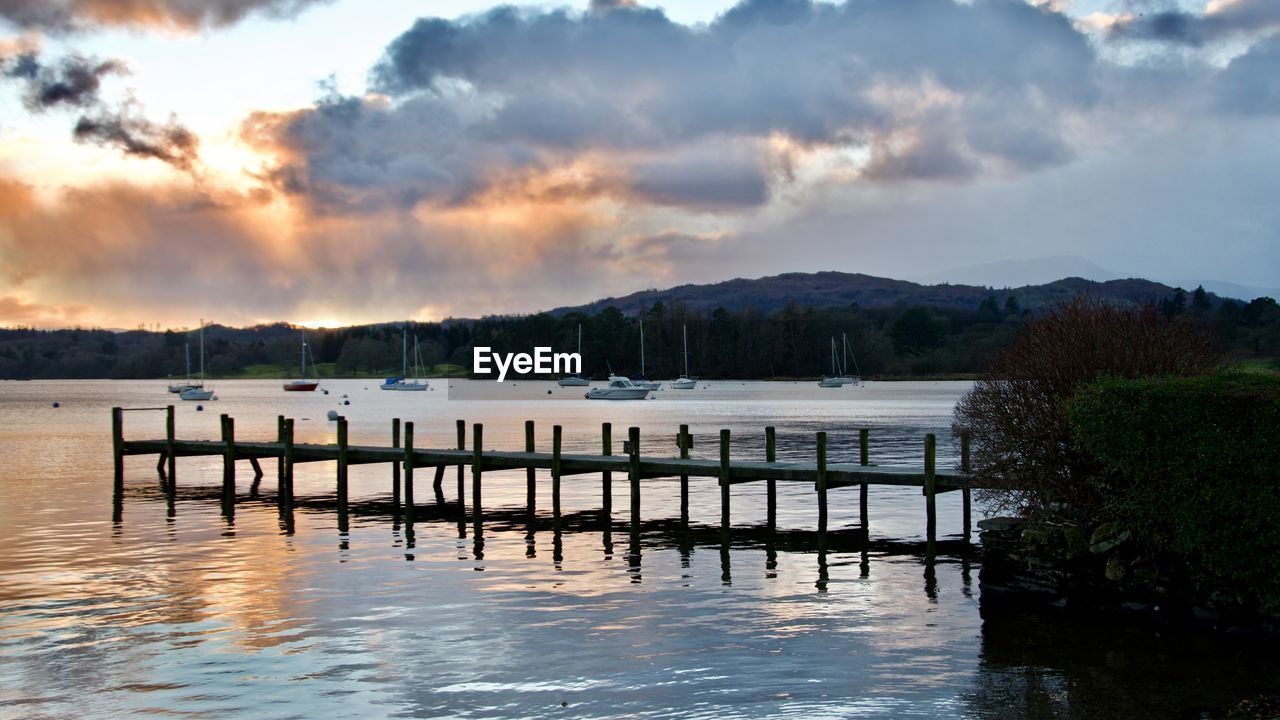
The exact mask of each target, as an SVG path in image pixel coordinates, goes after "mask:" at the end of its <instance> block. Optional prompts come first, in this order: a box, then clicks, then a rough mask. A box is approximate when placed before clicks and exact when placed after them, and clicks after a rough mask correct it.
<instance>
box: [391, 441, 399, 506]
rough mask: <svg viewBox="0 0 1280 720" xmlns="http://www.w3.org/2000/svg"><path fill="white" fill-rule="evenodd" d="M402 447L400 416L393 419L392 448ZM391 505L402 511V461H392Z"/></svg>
mask: <svg viewBox="0 0 1280 720" xmlns="http://www.w3.org/2000/svg"><path fill="white" fill-rule="evenodd" d="M398 447H400V418H392V419H391V448H392V449H395V448H398ZM391 506H392V512H393V513H395V514H397V515H398V514H399V513H400V463H398V462H393V463H391Z"/></svg>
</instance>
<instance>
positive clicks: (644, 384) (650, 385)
mask: <svg viewBox="0 0 1280 720" xmlns="http://www.w3.org/2000/svg"><path fill="white" fill-rule="evenodd" d="M622 379H623V380H626V378H622ZM609 381H610V383H612V382H613V376H610V378H609ZM628 382H630V383H631V384H632V385H634V386H636V387H640V388H644V389H646V390H661V389H662V383H661V382H658V381H657V380H645V379H644V313H643V312H642V313H641V314H640V377H639V378H638V379H636V380H628Z"/></svg>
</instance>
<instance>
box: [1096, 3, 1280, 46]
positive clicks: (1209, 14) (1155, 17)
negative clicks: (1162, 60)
mask: <svg viewBox="0 0 1280 720" xmlns="http://www.w3.org/2000/svg"><path fill="white" fill-rule="evenodd" d="M1148 5H1149V4H1148ZM1139 8H1140V9H1142V10H1143V11H1142V12H1129V13H1125V14H1122V15H1120V16H1117V17H1114V18H1112V19H1111V21H1110V22H1109V23H1107V36H1108V38H1109V39H1111V40H1121V41H1124V40H1145V41H1155V42H1165V43H1172V44H1179V45H1189V46H1193V47H1194V46H1201V45H1205V44H1207V43H1210V42H1214V41H1218V40H1222V39H1225V38H1229V37H1232V36H1240V35H1264V34H1266V33H1269V32H1272V31H1275V30H1278V29H1280V3H1277V2H1275V0H1211V2H1209V4H1208V5H1207V6H1206V8H1205V11H1204V12H1203V13H1192V12H1187V11H1186V10H1182V9H1180V8H1163V9H1160V8H1150V7H1147V6H1146V5H1139Z"/></svg>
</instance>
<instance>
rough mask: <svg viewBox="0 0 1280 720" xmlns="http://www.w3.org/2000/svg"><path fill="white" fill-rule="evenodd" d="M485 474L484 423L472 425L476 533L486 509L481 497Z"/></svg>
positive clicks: (472, 500) (472, 474) (472, 482)
mask: <svg viewBox="0 0 1280 720" xmlns="http://www.w3.org/2000/svg"><path fill="white" fill-rule="evenodd" d="M483 475H484V423H474V424H473V425H472V426H471V504H472V508H471V512H472V518H471V521H472V524H473V525H475V532H476V535H479V534H480V531H481V526H482V525H483V523H484V518H483V514H484V510H483V507H484V506H483V504H482V502H481V498H480V478H481V476H483Z"/></svg>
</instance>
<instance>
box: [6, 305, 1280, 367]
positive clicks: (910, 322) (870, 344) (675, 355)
mask: <svg viewBox="0 0 1280 720" xmlns="http://www.w3.org/2000/svg"><path fill="white" fill-rule="evenodd" d="M1160 310H1161V312H1163V313H1165V314H1166V315H1170V316H1185V317H1186V318H1187V319H1188V320H1190V321H1193V322H1198V323H1204V324H1206V325H1207V326H1209V327H1211V328H1212V329H1213V330H1214V332H1215V335H1216V336H1217V337H1218V338H1219V339H1220V342H1221V344H1222V348H1223V350H1224V351H1225V352H1226V353H1227V354H1228V356H1230V357H1232V358H1235V359H1239V360H1250V361H1254V362H1260V363H1264V364H1266V363H1270V364H1275V363H1277V361H1278V360H1280V307H1278V306H1277V304H1276V302H1275V301H1274V300H1272V299H1270V298H1260V299H1257V300H1254V301H1252V302H1249V303H1241V302H1237V301H1232V300H1225V301H1222V302H1220V303H1218V304H1217V305H1216V306H1215V305H1214V304H1213V302H1212V301H1211V297H1210V296H1207V295H1206V294H1205V293H1204V292H1203V291H1202V290H1199V289H1197V290H1196V291H1195V292H1192V293H1186V292H1184V291H1181V290H1179V291H1176V292H1175V293H1174V294H1173V295H1172V296H1170V297H1168V298H1166V299H1165V300H1164V301H1163V302H1161V303H1160ZM1030 317H1031V312H1030V311H1028V310H1025V309H1023V308H1022V307H1021V306H1020V304H1019V302H1018V298H1017V297H1016V296H1015V295H1013V294H1011V293H1008V292H993V293H992V294H991V295H990V296H988V297H987V298H986V299H984V300H983V301H982V302H981V303H979V304H978V305H977V306H976V307H974V308H971V309H958V308H938V307H926V306H922V305H910V306H908V305H895V306H892V307H877V308H862V307H859V306H857V305H856V304H854V305H850V306H847V307H811V306H801V305H796V304H792V305H788V306H786V307H784V308H782V309H781V310H777V311H775V312H768V313H766V312H761V311H758V310H753V309H750V308H748V309H745V310H738V311H730V310H726V309H724V308H716V309H714V310H712V311H710V312H704V311H700V310H699V311H695V310H690V309H688V308H686V307H685V306H683V304H681V303H678V302H677V303H672V304H670V305H664V304H663V303H657V304H655V305H653V306H652V307H650V308H648V309H647V310H646V311H645V312H644V313H643V323H644V339H645V351H646V352H645V371H646V372H645V374H646V375H647V376H648V377H650V378H671V377H675V376H676V375H679V374H680V373H681V372H682V371H683V365H682V363H683V360H682V342H681V338H682V328H686V327H687V329H688V337H689V370H690V373H691V374H693V375H694V376H697V377H702V378H709V379H714V378H770V377H815V376H820V375H823V374H825V373H828V372H830V371H831V359H830V342H831V338H832V337H835V338H836V342H837V347H839V342H840V340H839V339H840V336H841V334H843V333H847V334H848V337H849V342H850V345H851V347H852V350H853V353H854V355H853V360H852V362H851V363H850V365H851V367H850V368H849V370H850V371H853V372H860V373H861V374H863V375H864V376H889V375H894V376H937V375H956V374H969V373H976V372H979V371H980V370H982V368H983V367H984V366H985V364H986V363H987V361H988V359H989V358H991V357H992V356H993V355H994V353H995V352H996V351H997V350H998V349H1000V348H1002V347H1004V346H1006V345H1007V344H1008V343H1009V342H1010V341H1011V340H1012V339H1013V338H1014V337H1015V336H1016V335H1017V333H1018V330H1019V329H1020V327H1021V326H1022V325H1023V324H1024V323H1025V322H1027V321H1028V320H1029V319H1030ZM641 319H642V318H640V317H638V316H634V315H633V316H626V315H623V314H622V312H620V311H619V310H618V309H617V308H614V307H608V308H606V309H604V310H602V311H600V312H598V313H594V314H586V313H569V314H565V315H562V316H554V315H550V314H545V313H543V314H537V315H528V316H520V317H489V318H483V319H480V320H474V321H469V320H450V321H445V322H443V323H404V324H394V325H391V324H388V325H366V326H356V327H348V328H338V329H322V330H307V331H305V332H306V337H307V339H308V341H309V343H310V345H311V350H312V355H313V357H314V359H315V361H316V362H318V363H321V364H322V366H321V374H322V375H338V376H351V375H379V374H392V373H397V372H399V369H400V366H401V347H402V338H403V336H404V334H405V333H408V336H409V338H410V339H409V346H410V353H411V357H410V361H411V362H412V348H413V339H414V338H416V339H417V343H418V348H419V353H420V355H421V358H422V362H423V364H424V365H426V366H434V365H439V364H442V363H452V364H455V365H458V366H461V367H462V368H466V369H470V367H471V351H472V348H473V347H475V346H489V347H492V348H494V350H496V351H499V352H529V351H531V350H532V348H533V347H535V346H551V347H552V348H553V349H555V350H556V351H560V352H568V351H573V350H575V349H576V347H577V332H578V327H579V325H580V326H581V327H582V352H583V362H584V368H583V369H584V372H586V373H587V374H588V375H590V376H592V377H596V378H603V377H605V376H606V375H607V374H608V372H609V371H610V369H612V371H613V372H616V373H620V374H625V375H629V376H638V375H639V374H640V321H641ZM302 333H303V331H302V330H300V329H298V328H294V327H291V326H288V325H285V324H275V325H263V326H257V327H252V328H244V329H238V328H227V327H221V326H216V325H215V326H210V327H208V328H206V329H205V369H206V372H207V374H208V375H210V376H212V377H234V376H265V377H281V376H288V375H296V374H297V372H298V364H299V349H300V347H301V337H302ZM196 343H197V334H196V333H195V332H174V331H166V332H149V331H144V330H136V331H128V332H113V331H107V330H88V329H70V330H35V329H31V328H17V329H8V330H0V377H2V378H8V379H13V378H99V377H106V378H156V377H170V376H172V377H179V376H182V375H184V374H185V369H184V348H185V347H186V346H187V345H188V344H190V352H191V357H192V364H193V366H194V365H195V364H196V363H197V362H198V359H197V345H196ZM841 356H842V360H843V353H841Z"/></svg>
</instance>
